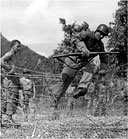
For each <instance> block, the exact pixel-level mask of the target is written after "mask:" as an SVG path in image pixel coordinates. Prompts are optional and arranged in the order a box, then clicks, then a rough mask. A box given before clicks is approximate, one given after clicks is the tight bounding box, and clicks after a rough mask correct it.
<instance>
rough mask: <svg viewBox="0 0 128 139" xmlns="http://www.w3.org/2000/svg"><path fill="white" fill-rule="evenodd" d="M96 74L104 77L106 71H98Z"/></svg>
mask: <svg viewBox="0 0 128 139" xmlns="http://www.w3.org/2000/svg"><path fill="white" fill-rule="evenodd" d="M98 74H99V75H105V74H106V71H105V70H100V71H99V72H98Z"/></svg>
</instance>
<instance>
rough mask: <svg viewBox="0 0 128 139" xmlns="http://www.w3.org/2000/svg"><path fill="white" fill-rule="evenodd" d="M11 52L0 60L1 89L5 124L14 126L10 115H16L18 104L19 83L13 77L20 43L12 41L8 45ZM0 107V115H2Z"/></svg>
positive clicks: (17, 79)
mask: <svg viewBox="0 0 128 139" xmlns="http://www.w3.org/2000/svg"><path fill="white" fill-rule="evenodd" d="M10 48H11V50H10V51H9V52H7V53H6V54H5V55H4V56H3V57H1V59H0V63H1V72H2V74H4V79H3V87H4V88H5V90H4V92H5V99H4V98H2V101H4V106H3V107H4V113H5V114H6V121H7V123H11V124H14V123H15V122H14V120H13V118H12V115H14V114H15V113H16V110H17V106H18V104H19V89H20V81H19V78H18V77H16V75H15V65H14V64H15V62H16V54H17V53H18V52H19V50H20V49H21V42H20V41H19V40H13V41H12V42H11V45H10ZM3 107H2V109H1V110H2V113H3Z"/></svg>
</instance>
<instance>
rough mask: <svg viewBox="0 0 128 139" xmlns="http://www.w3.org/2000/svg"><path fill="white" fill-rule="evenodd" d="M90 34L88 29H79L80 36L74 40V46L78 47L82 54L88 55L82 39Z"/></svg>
mask: <svg viewBox="0 0 128 139" xmlns="http://www.w3.org/2000/svg"><path fill="white" fill-rule="evenodd" d="M89 35H90V32H89V31H84V30H83V31H81V33H80V35H79V36H80V37H79V39H77V42H76V47H77V48H78V50H80V51H81V52H82V53H83V56H87V57H88V56H89V50H88V48H87V46H86V44H85V43H84V41H83V40H84V39H86V37H87V36H89Z"/></svg>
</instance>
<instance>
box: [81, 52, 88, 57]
mask: <svg viewBox="0 0 128 139" xmlns="http://www.w3.org/2000/svg"><path fill="white" fill-rule="evenodd" d="M81 54H82V57H89V56H90V52H89V51H85V52H82V53H81Z"/></svg>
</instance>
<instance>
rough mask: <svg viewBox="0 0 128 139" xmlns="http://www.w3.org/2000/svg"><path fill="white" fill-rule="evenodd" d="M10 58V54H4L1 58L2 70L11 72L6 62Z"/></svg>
mask: <svg viewBox="0 0 128 139" xmlns="http://www.w3.org/2000/svg"><path fill="white" fill-rule="evenodd" d="M11 58H12V53H11V52H8V53H6V54H5V55H4V56H3V57H1V59H0V63H1V67H2V68H4V69H5V70H11V68H12V67H11V65H9V64H8V61H9V60H11Z"/></svg>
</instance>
